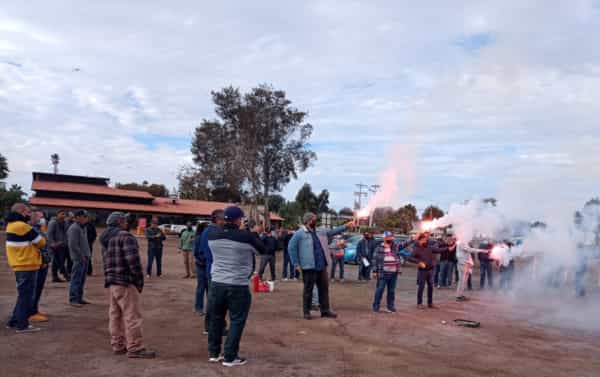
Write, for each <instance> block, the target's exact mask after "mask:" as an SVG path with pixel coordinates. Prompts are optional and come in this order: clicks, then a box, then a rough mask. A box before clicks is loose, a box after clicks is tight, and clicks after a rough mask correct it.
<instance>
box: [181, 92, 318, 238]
mask: <svg viewBox="0 0 600 377" xmlns="http://www.w3.org/2000/svg"><path fill="white" fill-rule="evenodd" d="M212 99H213V102H214V104H215V112H216V114H217V117H218V119H215V120H210V121H209V120H203V121H202V123H201V124H200V126H199V127H198V128H196V132H195V135H194V139H193V141H192V154H193V155H194V162H195V163H196V165H197V166H198V168H199V169H200V171H201V173H202V176H203V177H204V179H205V181H206V182H207V184H208V185H209V188H210V189H212V188H214V187H219V186H229V187H230V189H233V190H237V191H239V192H240V193H241V191H242V187H243V186H247V188H248V190H249V193H250V197H251V199H252V200H253V204H254V205H256V204H257V203H258V201H259V199H260V198H261V197H262V198H264V218H265V219H266V224H265V225H266V226H269V212H270V205H269V204H270V203H269V198H270V194H271V193H272V192H279V191H281V190H282V189H283V187H284V186H285V185H286V184H287V183H289V181H290V180H291V179H292V178H297V175H298V173H299V172H302V171H304V170H306V169H307V168H308V167H309V166H310V164H311V163H312V162H313V161H314V160H315V159H316V154H315V153H314V152H312V151H311V150H309V146H308V139H309V138H310V135H311V134H312V130H313V127H312V125H310V124H309V123H306V122H305V118H306V116H307V113H305V112H303V111H299V110H297V109H296V108H294V107H293V106H292V104H291V101H290V100H288V99H287V98H286V95H285V92H284V91H281V90H274V89H273V87H271V86H269V85H260V86H258V87H256V88H253V89H252V90H251V91H250V92H249V93H246V94H243V95H242V94H241V93H240V91H239V89H237V88H233V87H227V88H223V89H222V90H220V91H213V92H212Z"/></svg>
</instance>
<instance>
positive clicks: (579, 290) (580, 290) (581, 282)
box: [575, 258, 587, 297]
mask: <svg viewBox="0 0 600 377" xmlns="http://www.w3.org/2000/svg"><path fill="white" fill-rule="evenodd" d="M586 272H587V260H586V259H583V258H582V260H581V261H580V262H579V265H578V266H577V268H576V269H575V294H576V295H577V296H579V297H583V296H585V293H586V292H585V275H586Z"/></svg>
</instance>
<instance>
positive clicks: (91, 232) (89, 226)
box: [85, 219, 98, 276]
mask: <svg viewBox="0 0 600 377" xmlns="http://www.w3.org/2000/svg"><path fill="white" fill-rule="evenodd" d="M85 231H86V234H87V239H88V245H89V246H90V260H89V263H88V270H87V274H88V276H92V275H93V273H94V271H93V266H92V265H93V264H94V263H93V260H92V259H93V258H92V256H93V252H94V241H96V238H98V233H97V232H96V226H94V224H93V223H92V222H91V221H89V219H88V222H87V223H86V224H85Z"/></svg>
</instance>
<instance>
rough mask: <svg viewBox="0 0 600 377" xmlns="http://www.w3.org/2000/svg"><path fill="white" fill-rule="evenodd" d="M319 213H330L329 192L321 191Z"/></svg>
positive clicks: (318, 203)
mask: <svg viewBox="0 0 600 377" xmlns="http://www.w3.org/2000/svg"><path fill="white" fill-rule="evenodd" d="M317 212H318V213H327V212H329V190H326V189H324V190H322V191H321V193H320V194H319V196H317Z"/></svg>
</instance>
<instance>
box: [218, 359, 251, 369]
mask: <svg viewBox="0 0 600 377" xmlns="http://www.w3.org/2000/svg"><path fill="white" fill-rule="evenodd" d="M247 362H248V360H246V359H244V358H243V357H236V358H235V359H233V360H231V361H223V363H222V365H223V366H224V367H237V366H241V365H245V364H246V363H247Z"/></svg>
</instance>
